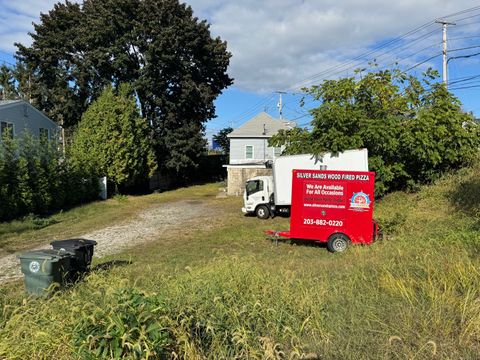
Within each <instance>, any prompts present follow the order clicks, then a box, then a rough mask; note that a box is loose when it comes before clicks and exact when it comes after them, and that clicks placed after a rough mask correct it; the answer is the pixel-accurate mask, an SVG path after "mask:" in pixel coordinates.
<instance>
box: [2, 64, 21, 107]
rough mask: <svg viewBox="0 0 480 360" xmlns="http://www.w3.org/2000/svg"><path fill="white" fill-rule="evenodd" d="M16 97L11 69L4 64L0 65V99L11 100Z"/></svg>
mask: <svg viewBox="0 0 480 360" xmlns="http://www.w3.org/2000/svg"><path fill="white" fill-rule="evenodd" d="M16 98H17V93H16V89H15V78H14V76H13V72H12V70H11V69H10V68H9V67H8V66H7V65H5V64H3V65H2V66H0V99H1V100H13V99H16Z"/></svg>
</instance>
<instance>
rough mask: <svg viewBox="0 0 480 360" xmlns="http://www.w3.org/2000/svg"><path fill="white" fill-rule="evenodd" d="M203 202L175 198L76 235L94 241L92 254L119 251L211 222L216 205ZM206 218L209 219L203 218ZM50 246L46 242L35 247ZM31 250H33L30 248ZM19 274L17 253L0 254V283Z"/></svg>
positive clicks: (47, 247) (102, 254)
mask: <svg viewBox="0 0 480 360" xmlns="http://www.w3.org/2000/svg"><path fill="white" fill-rule="evenodd" d="M208 205H209V204H208V203H207V202H206V201H198V200H192V201H187V200H183V201H178V202H173V203H166V204H162V205H159V206H156V207H152V208H149V209H148V210H145V211H144V212H142V213H140V214H139V215H138V216H137V218H136V219H134V220H130V221H128V222H126V223H123V224H116V225H113V226H109V227H106V228H103V229H99V230H96V231H92V232H89V233H87V234H82V235H80V236H78V238H83V239H89V240H95V241H96V242H97V243H98V244H97V246H96V247H95V257H97V258H98V257H103V256H106V255H111V254H114V253H119V252H122V251H124V250H126V249H128V248H130V247H133V246H135V245H138V244H141V243H145V242H149V241H155V240H158V239H159V236H160V235H161V234H165V233H166V232H167V231H168V232H172V231H175V230H181V229H185V228H188V227H191V226H193V225H196V224H208V223H211V218H212V215H213V213H214V212H215V208H213V207H212V206H208ZM207 219H209V221H205V220H207ZM49 248H51V247H50V245H49V244H48V243H46V244H45V245H43V246H40V247H37V248H35V250H37V249H49ZM32 250H33V249H32ZM20 277H22V273H21V271H20V261H19V260H18V258H17V255H16V254H12V255H7V256H3V257H0V284H1V283H4V282H7V281H11V280H14V279H18V278H20Z"/></svg>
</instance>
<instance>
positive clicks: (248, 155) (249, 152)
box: [245, 145, 253, 159]
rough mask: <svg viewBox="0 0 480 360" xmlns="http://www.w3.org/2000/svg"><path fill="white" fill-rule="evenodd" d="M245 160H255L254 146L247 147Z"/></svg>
mask: <svg viewBox="0 0 480 360" xmlns="http://www.w3.org/2000/svg"><path fill="white" fill-rule="evenodd" d="M245 159H253V145H247V146H245Z"/></svg>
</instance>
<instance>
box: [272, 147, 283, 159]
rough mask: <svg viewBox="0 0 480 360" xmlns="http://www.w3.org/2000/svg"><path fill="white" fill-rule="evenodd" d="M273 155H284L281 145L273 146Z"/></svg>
mask: <svg viewBox="0 0 480 360" xmlns="http://www.w3.org/2000/svg"><path fill="white" fill-rule="evenodd" d="M273 155H274V156H275V157H279V156H280V155H282V148H281V147H275V148H273Z"/></svg>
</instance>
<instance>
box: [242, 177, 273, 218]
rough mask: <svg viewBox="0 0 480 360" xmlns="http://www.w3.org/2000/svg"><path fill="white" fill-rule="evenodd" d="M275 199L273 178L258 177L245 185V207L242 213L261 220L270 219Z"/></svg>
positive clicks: (249, 180)
mask: <svg viewBox="0 0 480 360" xmlns="http://www.w3.org/2000/svg"><path fill="white" fill-rule="evenodd" d="M272 199H273V177H272V176H256V177H253V178H251V179H248V181H247V182H246V183H245V191H244V193H243V203H244V207H243V208H242V212H243V213H245V214H247V213H250V214H255V215H256V216H257V217H259V218H260V219H268V218H269V217H270V215H271V200H272Z"/></svg>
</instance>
